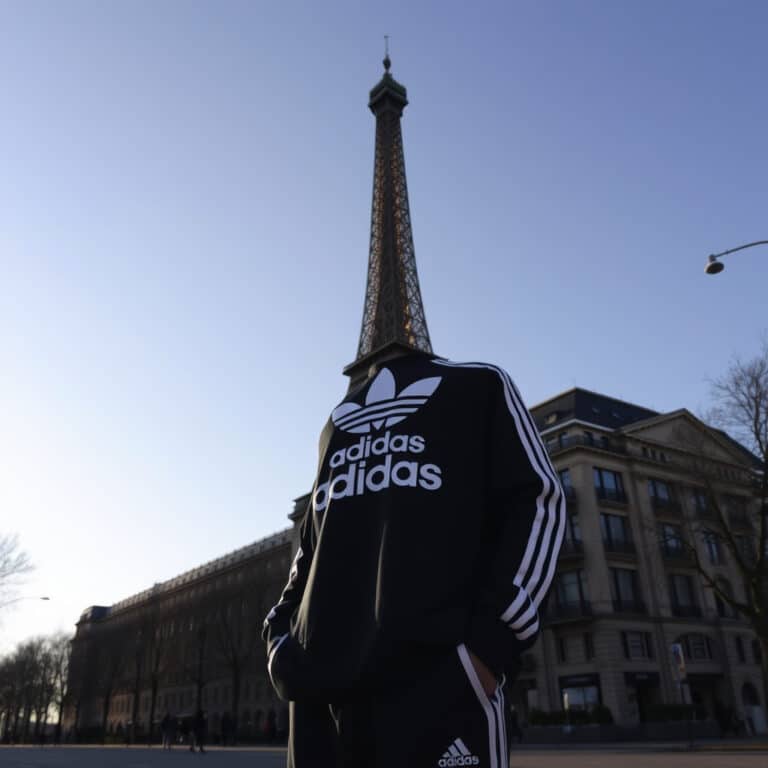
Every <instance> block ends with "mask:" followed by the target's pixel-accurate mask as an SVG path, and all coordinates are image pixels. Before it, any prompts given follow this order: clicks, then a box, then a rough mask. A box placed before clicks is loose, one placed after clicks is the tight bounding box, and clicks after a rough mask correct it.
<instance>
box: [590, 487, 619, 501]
mask: <svg viewBox="0 0 768 768" xmlns="http://www.w3.org/2000/svg"><path fill="white" fill-rule="evenodd" d="M595 493H596V494H597V498H598V499H600V501H611V502H613V503H614V504H626V503H627V494H626V493H624V491H622V490H619V489H617V488H595Z"/></svg>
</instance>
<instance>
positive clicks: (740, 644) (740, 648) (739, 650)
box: [733, 635, 747, 664]
mask: <svg viewBox="0 0 768 768" xmlns="http://www.w3.org/2000/svg"><path fill="white" fill-rule="evenodd" d="M733 644H734V645H735V646H736V658H737V659H738V660H739V661H740V662H741V663H742V664H746V661H747V654H746V653H745V652H744V640H743V639H742V637H741V635H736V637H734V638H733Z"/></svg>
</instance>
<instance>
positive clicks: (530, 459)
mask: <svg viewBox="0 0 768 768" xmlns="http://www.w3.org/2000/svg"><path fill="white" fill-rule="evenodd" d="M564 526H565V501H564V495H563V492H562V489H561V487H560V483H559V481H558V476H557V474H556V473H555V471H554V470H553V468H552V466H551V464H550V462H549V459H548V457H547V454H546V451H545V450H544V447H543V445H542V443H541V440H540V439H539V436H538V433H537V430H536V427H535V425H534V423H533V420H532V419H531V417H530V414H529V413H528V411H527V409H526V408H525V406H524V405H523V402H522V400H521V398H520V395H519V393H518V391H517V389H516V387H515V385H514V384H513V383H512V380H511V379H510V377H509V376H508V375H507V374H506V373H505V372H504V371H503V370H502V369H500V368H497V367H495V366H493V365H487V364H483V363H463V364H462V363H453V362H450V361H448V360H444V359H441V358H437V357H434V356H431V355H425V354H421V353H413V354H406V355H402V356H398V357H395V358H394V359H389V360H386V361H385V362H383V363H380V364H379V366H378V367H377V368H376V369H373V370H372V371H371V374H370V375H369V377H368V379H367V380H366V381H365V382H364V383H363V384H362V385H360V386H359V387H357V388H356V389H354V390H352V391H350V392H349V393H348V395H347V397H346V398H345V399H344V401H343V402H342V403H341V404H340V405H338V406H337V407H336V408H335V409H334V410H333V412H332V414H331V417H330V419H329V420H328V422H327V424H326V426H325V428H324V430H323V432H322V434H321V437H320V455H319V465H318V473H317V479H316V481H315V484H314V487H313V489H312V493H311V496H310V503H309V505H308V508H307V511H306V514H305V516H304V519H303V522H302V525H301V537H300V545H299V548H298V551H297V553H296V557H295V559H294V561H293V564H292V566H291V569H290V574H289V577H288V583H287V585H286V587H285V590H284V591H283V593H282V596H281V597H280V600H279V602H278V603H277V605H275V606H274V607H273V608H272V610H271V611H270V612H269V615H268V616H267V618H266V621H265V623H264V638H265V641H266V644H267V654H268V669H269V674H270V678H271V680H272V684H273V686H274V688H275V690H276V691H277V693H278V695H279V696H280V697H281V698H283V699H284V700H286V701H289V702H290V714H291V718H290V719H291V723H290V735H289V749H288V765H289V766H290V768H338V766H345V767H347V768H365V767H366V766H371V767H372V768H373V767H375V768H380V767H381V768H383V766H388V768H395V766H397V768H403V767H405V768H449V767H451V766H466V765H477V766H487V767H488V768H506V766H507V757H506V756H507V744H506V733H505V727H504V710H505V703H504V697H503V693H502V689H501V683H502V682H503V679H504V671H505V669H514V668H516V666H517V662H518V659H519V657H520V654H521V653H522V652H523V651H524V650H525V649H526V648H528V647H530V646H531V644H532V643H533V642H534V640H535V638H536V636H537V634H538V632H539V629H540V614H539V609H540V608H541V607H542V603H543V601H544V599H545V597H546V594H547V591H548V589H549V586H550V584H551V581H552V577H553V574H554V571H555V564H556V562H557V556H558V551H559V549H560V544H561V541H562V538H563V530H564Z"/></svg>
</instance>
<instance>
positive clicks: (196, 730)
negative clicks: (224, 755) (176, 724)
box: [189, 709, 206, 754]
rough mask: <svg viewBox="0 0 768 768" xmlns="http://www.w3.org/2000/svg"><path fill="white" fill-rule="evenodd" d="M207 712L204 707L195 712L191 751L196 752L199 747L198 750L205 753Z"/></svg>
mask: <svg viewBox="0 0 768 768" xmlns="http://www.w3.org/2000/svg"><path fill="white" fill-rule="evenodd" d="M205 726H206V722H205V713H204V712H203V710H202V709H198V710H197V712H195V716H194V718H193V720H192V741H191V743H190V745H189V751H190V752H194V751H195V747H197V750H198V752H200V753H202V754H205V730H206V727H205Z"/></svg>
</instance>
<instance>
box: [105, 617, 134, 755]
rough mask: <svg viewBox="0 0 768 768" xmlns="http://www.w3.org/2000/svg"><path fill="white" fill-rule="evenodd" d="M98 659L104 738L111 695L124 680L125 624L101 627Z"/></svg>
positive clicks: (126, 645)
mask: <svg viewBox="0 0 768 768" xmlns="http://www.w3.org/2000/svg"><path fill="white" fill-rule="evenodd" d="M102 633H103V634H102V636H101V638H100V643H99V659H98V692H99V695H100V697H101V701H102V710H101V738H102V740H106V736H107V720H108V719H109V708H110V706H111V705H112V696H113V695H114V693H115V691H116V690H117V689H118V687H120V686H121V685H122V683H123V682H124V675H125V671H126V662H127V660H128V655H129V652H130V651H129V648H130V646H129V642H130V639H129V636H128V631H127V628H126V627H125V626H122V625H120V624H115V625H114V626H108V625H105V626H104V627H103V628H102Z"/></svg>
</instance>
